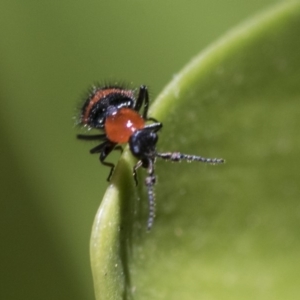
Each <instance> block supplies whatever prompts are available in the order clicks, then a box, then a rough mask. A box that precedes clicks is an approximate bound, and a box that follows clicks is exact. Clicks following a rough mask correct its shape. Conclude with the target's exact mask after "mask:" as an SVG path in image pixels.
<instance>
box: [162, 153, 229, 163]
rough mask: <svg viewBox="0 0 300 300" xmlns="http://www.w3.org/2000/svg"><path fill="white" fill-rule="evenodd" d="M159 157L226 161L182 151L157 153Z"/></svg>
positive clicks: (189, 160)
mask: <svg viewBox="0 0 300 300" xmlns="http://www.w3.org/2000/svg"><path fill="white" fill-rule="evenodd" d="M156 156H157V157H160V158H162V159H165V160H170V161H175V162H180V161H181V160H186V161H188V162H191V161H200V162H203V163H208V164H213V165H214V164H222V163H224V162H225V160H224V159H223V158H208V157H202V156H197V155H190V154H183V153H180V152H166V153H156Z"/></svg>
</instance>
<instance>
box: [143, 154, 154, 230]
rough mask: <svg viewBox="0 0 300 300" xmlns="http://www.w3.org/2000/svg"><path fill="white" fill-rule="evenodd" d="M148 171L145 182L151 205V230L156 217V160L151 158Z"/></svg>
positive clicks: (148, 226) (149, 225) (149, 222)
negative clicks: (154, 187)
mask: <svg viewBox="0 0 300 300" xmlns="http://www.w3.org/2000/svg"><path fill="white" fill-rule="evenodd" d="M147 173H148V176H147V177H146V178H145V184H146V186H147V190H148V206H149V214H148V222H147V230H148V231H150V230H151V228H152V225H153V222H154V218H155V194H154V189H153V186H154V185H155V182H156V177H155V175H154V161H153V160H151V159H149V165H148V169H147Z"/></svg>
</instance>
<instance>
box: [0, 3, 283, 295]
mask: <svg viewBox="0 0 300 300" xmlns="http://www.w3.org/2000/svg"><path fill="white" fill-rule="evenodd" d="M277 2H278V1H274V0H259V1H258V0H256V1H254V0H252V1H238V0H232V1H230V0H213V1H208V0H206V1H151V2H150V1H142V0H135V1H110V2H109V1H106V2H104V1H92V0H87V1H77V0H75V1H72V2H71V1H51V2H49V1H33V0H27V1H14V0H12V1H8V0H2V1H1V4H0V24H1V26H0V41H1V43H0V76H1V77H0V105H1V109H0V114H1V118H0V125H1V126H0V134H1V156H0V174H1V175H0V176H1V194H0V214H1V215H0V222H1V226H0V240H1V248H0V255H1V257H0V261H1V273H0V276H1V277H0V299H5V300H10V299H30V300H35V299H56V300H60V299H64V300H65V299H74V300H76V299H94V295H93V293H94V292H93V285H92V278H91V271H90V262H89V238H90V230H91V226H92V222H93V219H94V215H95V213H96V210H97V208H98V206H99V203H100V201H101V198H102V196H103V193H104V191H105V188H106V186H107V183H106V181H105V179H106V177H107V169H105V168H104V169H103V168H101V167H100V165H99V163H98V160H97V157H95V156H94V157H93V156H90V155H89V153H88V151H89V149H90V148H91V145H88V143H80V142H78V141H77V140H76V139H75V134H76V133H78V129H76V128H75V125H74V119H73V117H74V116H75V115H76V114H77V113H78V110H77V109H78V106H80V103H81V100H82V97H83V95H84V94H85V91H86V89H87V88H88V87H89V86H90V84H92V83H94V82H97V81H100V82H101V81H103V80H107V79H110V80H115V79H116V80H118V79H119V80H121V81H125V82H129V83H131V82H133V83H134V84H135V85H136V86H138V85H140V84H147V85H148V86H149V88H150V92H151V96H152V99H153V98H155V96H156V95H157V94H158V93H159V92H160V90H161V89H162V88H163V87H164V85H166V84H167V83H168V82H169V81H170V80H171V79H172V77H173V75H174V74H175V73H176V72H178V71H179V70H180V69H181V68H182V67H183V66H184V65H185V64H186V63H187V62H188V61H189V60H190V59H191V57H193V56H194V55H195V54H197V53H198V52H199V51H200V50H202V49H204V48H205V47H206V46H208V45H209V44H210V43H212V42H213V41H215V40H216V39H217V38H219V37H220V36H222V35H223V34H224V33H225V32H226V31H227V30H228V29H230V28H232V27H234V26H236V25H237V24H239V23H241V22H242V21H244V20H245V19H247V18H249V17H251V16H252V15H254V14H256V13H258V12H260V11H262V10H264V9H266V8H268V7H270V6H272V4H275V3H277ZM115 158H117V156H115Z"/></svg>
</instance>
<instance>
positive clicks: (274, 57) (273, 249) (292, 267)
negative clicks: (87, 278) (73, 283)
mask: <svg viewBox="0 0 300 300" xmlns="http://www.w3.org/2000/svg"><path fill="white" fill-rule="evenodd" d="M200 32H201V31H200V30H199V33H200ZM299 36H300V4H299V2H291V3H286V4H281V5H280V6H278V7H276V8H275V9H273V10H271V11H269V12H267V13H265V14H263V15H261V16H258V17H256V18H254V19H252V20H251V21H250V22H248V23H246V24H243V25H242V26H241V27H239V28H237V29H236V30H234V31H232V32H229V33H228V34H227V35H226V36H224V38H223V39H221V40H220V41H218V42H217V43H216V44H214V45H212V46H211V47H210V48H208V49H207V50H206V51H204V52H202V53H201V54H200V55H199V56H197V57H196V58H195V59H194V60H192V62H191V63H190V64H189V65H187V67H185V68H184V69H183V71H181V72H180V73H179V74H177V75H175V76H174V79H173V81H172V82H171V83H170V84H169V85H168V86H167V87H166V88H165V90H164V91H163V92H162V93H161V95H160V96H159V97H158V99H157V100H156V101H155V103H154V104H153V106H152V109H151V112H150V115H151V116H153V117H155V118H157V119H158V120H160V121H162V122H163V124H164V128H163V130H162V132H161V134H160V140H159V142H158V146H157V148H158V151H160V152H163V151H180V152H183V153H191V154H197V155H203V156H208V157H223V158H225V159H226V161H227V163H226V164H225V165H221V166H220V165H217V166H211V165H204V164H201V163H196V162H193V163H191V164H188V163H185V162H182V163H180V164H179V163H178V164H175V163H174V164H172V163H169V162H164V161H157V163H156V173H157V175H158V183H157V185H156V200H157V217H156V220H155V223H154V228H153V230H152V231H151V232H150V233H147V231H146V222H147V193H146V190H145V187H144V184H143V178H144V176H145V170H139V175H140V184H139V186H138V187H137V188H136V187H135V186H134V181H133V178H132V174H131V169H132V166H133V165H134V163H135V161H134V159H133V158H132V157H131V155H130V153H129V151H128V150H126V152H125V153H124V155H123V156H122V158H121V160H120V162H119V164H118V166H117V169H116V171H115V174H114V176H113V179H112V182H111V184H110V186H109V188H108V190H107V192H106V194H105V196H104V199H103V202H102V203H101V206H100V208H99V211H98V213H97V216H96V219H95V223H94V227H93V232H92V238H91V262H92V269H93V276H94V285H95V291H96V298H97V299H98V300H99V299H139V300H141V299H172V300H175V299H283V298H284V299H294V298H295V295H299V292H300V288H299V287H300V268H299V263H298V262H299V261H300V242H299V233H300V232H299V231H300V229H299V228H300V226H299V215H300V202H299V199H300V197H299V196H300V188H299V179H300V178H299V167H298V166H299V163H300V158H299V150H300V139H299V128H300V101H299V100H300V84H299V78H300V39H299ZM183 46H186V45H183ZM176 51H177V50H176Z"/></svg>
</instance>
